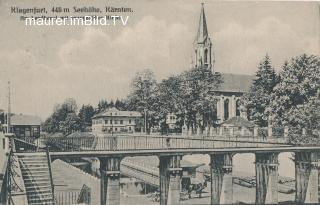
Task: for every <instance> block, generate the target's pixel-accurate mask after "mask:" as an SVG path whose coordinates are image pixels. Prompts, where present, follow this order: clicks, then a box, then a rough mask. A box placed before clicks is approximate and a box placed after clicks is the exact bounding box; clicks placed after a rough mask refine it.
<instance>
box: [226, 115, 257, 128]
mask: <svg viewBox="0 0 320 205" xmlns="http://www.w3.org/2000/svg"><path fill="white" fill-rule="evenodd" d="M221 125H222V126H224V125H230V126H233V127H254V126H255V124H254V123H253V122H250V121H249V120H247V119H244V118H242V117H239V116H237V117H232V118H230V119H229V120H226V121H224V122H223V123H222V124H221Z"/></svg>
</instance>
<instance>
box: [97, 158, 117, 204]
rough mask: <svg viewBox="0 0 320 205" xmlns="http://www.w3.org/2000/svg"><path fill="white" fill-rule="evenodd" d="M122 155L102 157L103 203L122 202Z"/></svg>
mask: <svg viewBox="0 0 320 205" xmlns="http://www.w3.org/2000/svg"><path fill="white" fill-rule="evenodd" d="M121 159H122V158H120V157H100V158H99V160H100V173H101V186H100V197H101V199H100V201H101V205H119V204H120V163H121Z"/></svg>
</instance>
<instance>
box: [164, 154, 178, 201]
mask: <svg viewBox="0 0 320 205" xmlns="http://www.w3.org/2000/svg"><path fill="white" fill-rule="evenodd" d="M159 159H160V165H159V172H160V173H159V174H160V205H178V204H180V186H181V176H182V168H181V166H180V160H181V159H182V156H179V155H175V156H160V157H159Z"/></svg>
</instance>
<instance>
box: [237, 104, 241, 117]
mask: <svg viewBox="0 0 320 205" xmlns="http://www.w3.org/2000/svg"><path fill="white" fill-rule="evenodd" d="M240 113H241V112H240V100H237V102H236V116H240Z"/></svg>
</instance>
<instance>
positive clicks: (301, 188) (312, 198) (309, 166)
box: [295, 152, 319, 204]
mask: <svg viewBox="0 0 320 205" xmlns="http://www.w3.org/2000/svg"><path fill="white" fill-rule="evenodd" d="M318 158H319V157H318V153H313V152H296V153H295V168H296V196H295V201H296V203H297V204H303V203H314V204H317V203H318V202H319V194H318V186H319V181H318V180H319V166H318Z"/></svg>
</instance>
